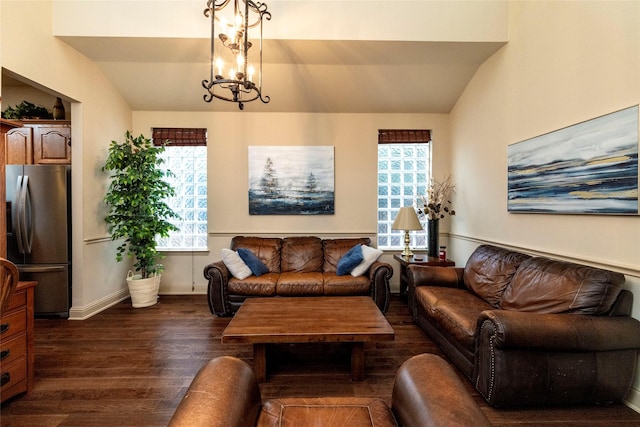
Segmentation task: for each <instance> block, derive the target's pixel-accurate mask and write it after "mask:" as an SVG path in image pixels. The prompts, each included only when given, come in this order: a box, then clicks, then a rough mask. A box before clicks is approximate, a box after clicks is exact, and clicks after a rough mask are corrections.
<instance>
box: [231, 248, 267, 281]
mask: <svg viewBox="0 0 640 427" xmlns="http://www.w3.org/2000/svg"><path fill="white" fill-rule="evenodd" d="M238 255H240V258H242V261H244V263H245V264H247V267H249V269H250V270H251V272H252V273H253V275H254V276H257V277H260V276H262V275H263V274H265V273H268V272H269V269H268V268H267V266H266V265H264V263H263V262H262V261H260V258H258V257H257V256H256V255H255V254H254V253H253V252H251V251H250V250H249V249H247V248H238Z"/></svg>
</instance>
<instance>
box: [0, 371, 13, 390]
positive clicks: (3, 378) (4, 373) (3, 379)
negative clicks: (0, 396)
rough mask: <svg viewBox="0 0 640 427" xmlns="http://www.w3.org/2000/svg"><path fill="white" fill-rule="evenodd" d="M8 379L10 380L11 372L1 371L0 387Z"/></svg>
mask: <svg viewBox="0 0 640 427" xmlns="http://www.w3.org/2000/svg"><path fill="white" fill-rule="evenodd" d="M9 381H11V374H10V373H9V372H3V373H2V375H0V387H2V386H3V385H5V384H7V383H8V382H9Z"/></svg>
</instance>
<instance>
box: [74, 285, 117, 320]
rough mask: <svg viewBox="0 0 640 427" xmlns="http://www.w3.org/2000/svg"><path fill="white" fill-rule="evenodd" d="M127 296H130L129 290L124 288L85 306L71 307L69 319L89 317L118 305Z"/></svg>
mask: <svg viewBox="0 0 640 427" xmlns="http://www.w3.org/2000/svg"><path fill="white" fill-rule="evenodd" d="M126 298H129V290H128V289H122V290H120V291H118V292H115V293H113V294H111V295H108V296H106V297H104V298H102V299H100V300H98V301H95V302H93V303H91V304H89V305H86V306H84V307H71V309H70V310H69V320H85V319H88V318H90V317H91V316H94V315H96V314H98V313H100V312H101V311H104V310H106V309H107V308H109V307H111V306H114V305H116V304H117V303H119V302H120V301H123V300H124V299H126Z"/></svg>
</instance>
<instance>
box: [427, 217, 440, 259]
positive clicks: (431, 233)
mask: <svg viewBox="0 0 640 427" xmlns="http://www.w3.org/2000/svg"><path fill="white" fill-rule="evenodd" d="M439 229H440V220H439V219H428V220H427V251H428V254H429V256H430V257H437V256H438V249H439V246H438V239H439V238H440V231H439Z"/></svg>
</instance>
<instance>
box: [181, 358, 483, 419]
mask: <svg viewBox="0 0 640 427" xmlns="http://www.w3.org/2000/svg"><path fill="white" fill-rule="evenodd" d="M391 400H392V407H391V408H389V407H388V406H387V404H386V403H385V402H384V401H383V400H381V399H378V398H369V397H310V398H305V397H291V398H278V399H270V400H268V401H266V402H264V404H263V403H262V400H261V395H260V388H259V387H258V383H257V382H256V379H255V376H254V374H253V370H252V369H251V368H250V367H249V365H247V364H246V363H245V362H243V361H242V360H240V359H236V358H234V357H229V356H223V357H219V358H217V359H213V360H211V361H209V362H208V363H207V364H206V365H205V366H204V367H202V369H200V371H199V372H198V374H197V375H196V377H195V378H194V379H193V382H192V383H191V385H190V386H189V389H188V390H187V393H186V394H185V396H184V397H183V399H182V401H181V402H180V404H179V405H178V408H177V409H176V411H175V413H174V414H173V417H172V418H171V421H170V422H169V427H182V426H184V427H187V426H189V427H204V426H208V427H236V426H237V427H249V426H261V427H271V426H296V427H306V426H322V427H338V426H339V427H344V426H353V427H365V426H370V427H374V426H375V427H386V426H397V425H398V424H399V425H402V426H405V427H413V426H421V427H428V426H448V427H456V426H460V427H468V426H477V427H481V426H488V425H490V424H489V422H488V420H487V418H486V417H485V415H484V413H483V412H482V410H481V409H480V407H479V406H478V405H477V404H476V402H475V401H474V400H473V398H472V397H471V396H470V395H469V394H468V392H467V390H466V389H465V387H464V385H463V384H462V382H461V381H460V379H459V378H458V376H457V374H456V373H455V372H454V370H453V368H452V367H451V366H450V365H449V364H447V363H446V362H445V361H444V360H443V359H441V358H440V357H438V356H436V355H433V354H421V355H418V356H414V357H412V358H411V359H409V360H407V361H406V362H405V363H404V364H403V365H402V366H401V367H400V369H399V370H398V372H397V373H396V377H395V382H394V386H393V391H392V398H391Z"/></svg>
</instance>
